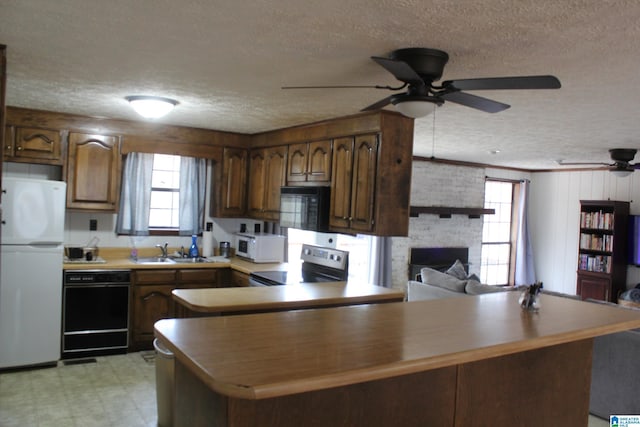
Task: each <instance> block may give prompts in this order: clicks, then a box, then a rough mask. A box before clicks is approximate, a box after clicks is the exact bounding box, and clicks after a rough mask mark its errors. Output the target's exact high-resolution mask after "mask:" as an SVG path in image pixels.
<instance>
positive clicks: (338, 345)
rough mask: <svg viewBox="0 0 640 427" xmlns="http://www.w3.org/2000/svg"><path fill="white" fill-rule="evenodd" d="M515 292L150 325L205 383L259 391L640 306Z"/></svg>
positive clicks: (358, 379) (293, 387) (453, 354)
mask: <svg viewBox="0 0 640 427" xmlns="http://www.w3.org/2000/svg"><path fill="white" fill-rule="evenodd" d="M519 296H520V295H519V294H517V293H515V292H505V293H495V294H487V295H480V296H476V297H473V298H451V299H443V300H437V301H413V302H400V303H389V304H371V305H360V306H348V307H338V308H327V309H322V310H298V311H286V312H277V313H264V314H250V315H243V316H227V317H200V318H192V319H165V320H160V321H158V322H157V323H156V324H155V334H156V336H157V337H158V338H159V339H160V340H162V342H163V343H164V344H165V345H166V346H167V347H168V348H169V350H171V351H172V352H173V353H174V354H175V357H176V359H177V361H179V362H180V363H181V364H183V365H184V366H185V367H186V368H187V369H188V370H189V371H191V372H192V373H193V375H195V376H196V377H197V378H198V379H199V380H200V381H202V382H203V383H204V384H205V385H206V386H207V387H209V388H210V389H211V390H213V391H215V392H217V393H220V394H222V395H225V396H228V397H233V398H239V399H263V398H272V397H278V396H287V395H292V394H297V393H305V392H311V391H315V390H322V389H327V388H332V387H339V386H346V385H348V384H356V383H362V382H365V381H374V380H381V379H383V378H391V377H397V376H403V375H407V374H413V373H418V372H423V371H426V370H433V369H437V368H443V367H449V366H455V365H459V364H464V363H470V362H474V361H480V360H487V359H491V358H495V357H498V356H503V355H511V354H514V353H520V352H526V351H529V350H535V349H542V348H546V347H549V346H556V345H561V344H564V343H570V342H575V341H580V340H585V339H589V338H593V337H595V336H599V335H605V334H609V333H614V332H619V331H622V330H626V329H632V328H637V327H640V314H638V313H637V312H633V311H632V310H623V309H620V308H615V307H609V306H605V305H599V304H590V303H586V302H583V301H576V300H572V299H568V298H560V297H554V296H550V295H542V296H541V306H542V308H541V309H540V312H539V313H531V312H524V311H523V310H522V309H521V308H520V305H519V304H518V298H519ZM541 374H542V375H544V372H542V373H541ZM587 374H588V373H587Z"/></svg>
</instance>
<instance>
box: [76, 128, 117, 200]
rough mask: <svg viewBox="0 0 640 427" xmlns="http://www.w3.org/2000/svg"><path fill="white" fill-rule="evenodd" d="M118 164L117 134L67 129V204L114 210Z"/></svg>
mask: <svg viewBox="0 0 640 427" xmlns="http://www.w3.org/2000/svg"><path fill="white" fill-rule="evenodd" d="M120 164H121V157H120V138H119V137H117V136H105V135H93V134H84V133H75V132H71V133H69V156H68V160H67V207H68V208H72V209H86V210H101V211H112V212H115V211H117V207H118V199H119V188H120V169H121V167H120Z"/></svg>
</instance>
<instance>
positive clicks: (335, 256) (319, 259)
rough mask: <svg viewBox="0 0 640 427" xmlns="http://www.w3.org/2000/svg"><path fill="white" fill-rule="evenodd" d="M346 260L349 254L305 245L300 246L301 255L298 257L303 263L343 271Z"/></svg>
mask: <svg viewBox="0 0 640 427" xmlns="http://www.w3.org/2000/svg"><path fill="white" fill-rule="evenodd" d="M348 258H349V252H347V251H341V250H338V249H332V248H323V247H319V246H312V245H306V244H305V245H302V254H301V256H300V259H301V260H302V261H304V262H309V263H312V264H318V265H323V266H325V267H331V268H336V269H344V268H345V266H346V265H347V260H348Z"/></svg>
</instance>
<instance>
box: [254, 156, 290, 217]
mask: <svg viewBox="0 0 640 427" xmlns="http://www.w3.org/2000/svg"><path fill="white" fill-rule="evenodd" d="M286 178H287V146H278V147H268V148H259V149H254V150H251V151H250V153H249V200H248V211H249V216H251V217H252V218H258V219H265V220H270V221H277V220H278V219H279V217H280V187H282V186H283V185H286V182H287V181H286Z"/></svg>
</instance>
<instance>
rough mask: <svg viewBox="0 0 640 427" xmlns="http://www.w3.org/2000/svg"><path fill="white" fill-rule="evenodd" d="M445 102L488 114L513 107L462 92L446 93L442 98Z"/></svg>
mask: <svg viewBox="0 0 640 427" xmlns="http://www.w3.org/2000/svg"><path fill="white" fill-rule="evenodd" d="M440 98H442V99H444V100H445V101H451V102H455V103H456V104H460V105H464V106H466V107H471V108H475V109H477V110H482V111H485V112H487V113H499V112H500V111H504V110H506V109H507V108H509V107H511V106H510V105H508V104H503V103H502V102H498V101H494V100H491V99H488V98H483V97H481V96H476V95H471V94H470V93H464V92H460V91H455V92H450V93H445V94H443V95H441V96H440Z"/></svg>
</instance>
